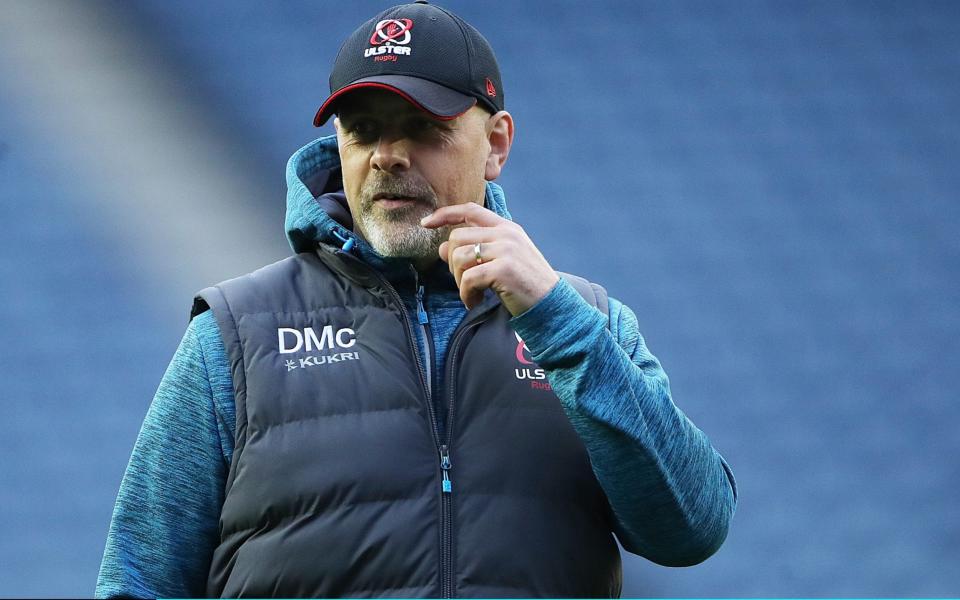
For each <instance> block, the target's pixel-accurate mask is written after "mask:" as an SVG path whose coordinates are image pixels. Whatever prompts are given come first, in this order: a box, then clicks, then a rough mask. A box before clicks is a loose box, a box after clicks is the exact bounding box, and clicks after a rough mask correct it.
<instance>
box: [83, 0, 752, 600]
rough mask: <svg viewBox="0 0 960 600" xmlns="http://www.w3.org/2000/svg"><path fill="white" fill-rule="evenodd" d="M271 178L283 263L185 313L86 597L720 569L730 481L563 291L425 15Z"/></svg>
mask: <svg viewBox="0 0 960 600" xmlns="http://www.w3.org/2000/svg"><path fill="white" fill-rule="evenodd" d="M330 88H331V95H330V97H329V98H328V99H327V100H326V101H325V102H324V103H323V105H322V106H321V107H320V110H319V111H318V113H317V115H316V118H315V125H318V126H319V125H321V124H322V123H324V122H325V121H326V120H327V119H328V118H329V117H330V116H332V115H334V114H336V115H337V117H336V119H335V121H334V124H335V127H336V137H335V139H334V138H332V137H331V138H321V139H319V140H317V141H315V142H313V143H311V144H309V145H307V146H306V147H304V148H302V149H301V150H299V151H298V152H297V153H296V154H294V156H293V157H292V158H291V159H290V162H289V165H288V173H287V177H288V185H289V193H288V206H287V233H288V238H289V240H290V243H291V246H292V247H293V249H294V250H295V251H296V255H295V256H293V257H290V258H288V259H286V260H283V261H280V262H279V263H276V264H274V265H270V266H268V267H265V268H263V269H261V270H259V271H256V272H255V273H252V274H250V275H247V276H244V277H240V278H238V279H235V280H231V281H228V282H224V283H222V284H220V285H218V286H215V287H213V288H208V289H207V290H204V291H203V292H201V293H200V295H199V296H198V298H197V300H196V301H195V305H194V311H193V315H194V317H193V320H192V322H191V323H190V326H189V327H188V329H187V333H186V335H185V337H184V340H183V342H182V343H181V345H180V348H179V349H178V350H177V353H176V355H175V356H174V358H173V361H172V363H171V366H170V368H169V369H168V371H167V373H166V375H165V376H164V379H163V381H162V382H161V385H160V388H159V390H158V391H157V395H156V397H155V398H154V401H153V404H152V405H151V407H150V410H149V412H148V414H147V417H146V419H145V421H144V425H143V429H142V431H141V433H140V437H139V438H138V441H137V444H136V447H135V448H134V452H133V456H132V458H131V461H130V465H129V467H128V469H127V472H126V474H125V476H124V479H123V483H122V485H121V489H120V493H119V497H118V499H117V505H116V509H115V512H114V518H113V522H112V524H111V527H110V533H109V537H108V540H107V547H106V551H105V553H104V558H103V564H102V567H101V571H100V577H99V580H98V583H97V595H98V596H111V595H131V596H167V597H185V596H204V595H206V596H227V597H235V596H260V597H263V596H280V597H294V596H354V597H363V596H373V597H376V596H412V597H433V596H444V597H452V596H486V597H493V596H511V597H526V596H555V597H559V596H616V595H618V594H619V592H620V580H621V568H620V558H619V553H618V549H617V546H616V543H615V541H614V537H613V533H616V536H617V538H618V539H619V540H620V542H621V543H622V545H623V546H624V548H626V549H627V550H628V551H630V552H634V553H636V554H639V555H641V556H644V557H646V558H648V559H650V560H652V561H655V562H657V563H660V564H664V565H672V566H681V565H691V564H696V563H698V562H700V561H703V560H705V559H706V558H707V557H709V556H710V555H711V554H712V553H714V552H715V551H716V550H717V548H719V546H720V545H721V543H722V542H723V540H724V538H725V536H726V532H727V528H728V524H729V521H730V518H731V517H732V514H733V511H734V507H735V502H736V493H735V484H734V480H733V476H732V474H731V472H730V470H729V468H728V467H727V466H726V464H725V463H724V461H723V459H722V458H721V457H720V456H719V454H717V452H716V451H715V450H714V449H713V448H712V447H711V445H710V443H709V441H708V440H707V438H706V437H705V436H704V435H703V433H702V432H700V431H699V430H698V429H697V428H696V427H695V426H694V425H693V424H692V423H691V422H690V421H689V420H688V419H687V418H686V417H685V416H684V415H683V413H682V412H680V410H679V409H677V407H676V406H675V405H674V404H673V402H672V400H671V398H670V393H669V387H668V382H667V377H666V375H665V374H664V372H663V370H662V369H661V368H660V364H659V363H658V361H657V360H656V358H654V357H653V355H651V354H650V353H649V352H648V350H647V349H646V346H645V345H644V342H643V339H642V337H641V335H640V333H639V331H638V328H637V320H636V317H635V316H634V314H633V313H632V312H631V311H630V310H629V309H628V308H626V307H624V306H623V305H622V304H620V303H619V302H617V301H616V300H614V299H612V298H611V299H608V298H607V297H606V294H605V292H604V291H603V289H602V288H600V287H599V286H595V285H592V284H589V283H587V282H585V281H584V280H582V279H579V278H576V277H572V276H563V277H561V276H560V275H558V274H557V273H556V272H554V270H553V269H552V268H551V267H550V265H549V264H548V262H547V261H546V259H545V258H544V257H543V256H542V255H541V253H540V252H539V251H538V250H537V247H536V246H535V245H534V243H533V242H532V241H531V240H530V238H529V237H528V236H527V235H526V233H525V232H524V230H523V228H522V227H520V226H519V225H517V224H515V223H513V222H512V221H511V220H510V217H509V213H508V212H507V209H506V205H505V199H504V194H503V191H502V190H501V188H500V187H499V186H497V185H496V184H494V183H492V181H493V180H494V179H496V178H497V177H498V176H499V174H500V172H501V169H502V168H503V166H504V164H505V163H506V161H507V157H508V155H509V152H510V147H511V144H512V142H513V133H514V123H513V119H512V117H511V116H510V114H509V113H507V112H506V111H505V110H504V102H503V96H504V93H503V86H502V84H501V80H500V73H499V69H498V66H497V63H496V60H495V58H494V55H493V52H492V50H491V49H490V47H489V45H488V43H487V42H486V40H485V39H484V38H483V37H482V36H481V35H480V34H479V33H478V32H477V31H476V30H475V29H473V28H472V27H471V26H470V25H468V24H467V23H465V22H464V21H462V20H461V19H459V18H458V17H457V16H455V15H453V14H451V13H450V12H448V11H446V10H444V9H442V8H439V7H436V6H432V5H428V4H426V3H416V4H410V5H403V6H398V7H394V8H391V9H388V10H386V11H384V12H382V13H381V14H379V15H377V16H375V17H374V18H373V19H371V20H370V21H368V22H367V23H365V24H363V25H362V26H361V27H360V28H359V29H358V30H357V31H355V32H354V33H353V34H352V35H351V36H350V37H349V38H348V39H347V40H346V42H345V43H344V44H343V47H342V48H341V51H340V53H339V55H338V57H337V60H336V63H335V65H334V68H333V72H332V74H331V77H330Z"/></svg>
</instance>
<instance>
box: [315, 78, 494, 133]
mask: <svg viewBox="0 0 960 600" xmlns="http://www.w3.org/2000/svg"><path fill="white" fill-rule="evenodd" d="M360 88H379V89H383V90H387V91H388V92H393V93H394V94H397V95H399V96H401V97H403V99H404V100H406V101H407V102H409V103H410V104H412V105H414V106H415V107H417V108H419V109H420V110H422V111H423V112H425V113H427V114H428V115H430V116H431V117H433V118H434V119H437V120H439V121H452V120H454V119H456V118H457V117H459V116H460V115H462V114H464V113H466V112H467V111H468V110H470V109H471V108H473V107H474V106H475V105H476V104H477V100H476V98H474V100H473V103H472V104H471V105H470V106H468V107H467V108H465V109H464V110H462V111H460V112H458V113H457V114H455V115H449V116H447V115H438V114H437V113H434V112H430V111H429V110H427V108H426V107H424V106H423V105H422V104H420V103H419V102H417V101H416V100H414V99H413V96H411V95H410V94H408V93H406V92H404V91H403V90H401V89H399V88H395V87H393V86H392V85H387V84H385V83H380V82H378V81H364V82H361V83H354V84H351V85H348V86H346V87H342V88H340V89H339V90H337V91H336V92H334V93H333V94H332V95H331V96H330V97H329V98H327V100H326V102H324V103H323V106H321V107H320V110H318V111H317V115H316V116H315V117H314V118H313V126H314V127H320V125H321V122H320V116H321V115H322V114H323V113H324V111H326V110H327V108H329V107H330V106H331V105H332V104H333V102H334V101H335V100H336V99H337V98H339V97H340V96H342V95H343V94H345V93H346V92H352V91H353V90H357V89H360ZM328 118H329V116H328Z"/></svg>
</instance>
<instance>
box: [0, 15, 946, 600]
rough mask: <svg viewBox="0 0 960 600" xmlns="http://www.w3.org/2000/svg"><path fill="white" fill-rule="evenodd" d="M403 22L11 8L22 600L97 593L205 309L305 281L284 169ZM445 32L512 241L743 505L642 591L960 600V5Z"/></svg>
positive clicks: (1, 181)
mask: <svg viewBox="0 0 960 600" xmlns="http://www.w3.org/2000/svg"><path fill="white" fill-rule="evenodd" d="M388 5H389V2H379V1H378V2H371V1H366V0H365V1H353V2H284V3H259V2H257V3H253V2H224V1H208V2H200V3H196V2H186V1H178V2H171V1H169V0H141V1H139V2H135V3H128V2H99V1H98V2H84V3H80V2H69V3H53V2H45V1H40V2H32V1H30V2H26V1H19V0H14V1H7V2H4V3H2V4H0V200H2V201H0V231H2V235H0V275H2V276H0V295H2V303H0V381H2V382H3V386H2V389H3V392H2V401H0V427H2V428H3V435H2V436H0V531H2V534H0V595H6V596H89V595H91V594H92V593H93V587H94V582H95V579H96V573H97V569H98V566H99V563H100V558H101V554H102V551H103V544H104V541H105V538H106V532H107V526H108V523H109V519H110V514H111V510H112V507H113V501H114V498H115V495H116V492H117V488H118V486H119V483H120V478H121V476H122V474H123V470H124V467H125V465H126V461H127V459H128V457H129V453H130V451H131V449H132V446H133V442H134V439H135V437H136V435H137V432H138V429H139V426H140V422H141V421H142V419H143V416H144V415H145V413H146V410H147V406H148V404H149V402H150V400H151V398H152V395H153V392H154V390H155V388H156V385H157V383H158V382H159V380H160V377H161V376H162V374H163V371H164V369H165V368H166V364H167V362H168V361H169V359H170V357H171V356H172V354H173V351H174V350H175V348H176V345H177V343H178V341H179V338H180V336H181V334H182V332H183V329H184V327H185V325H186V321H187V312H188V308H189V305H190V301H191V298H192V294H193V292H194V291H196V290H198V289H200V288H202V287H204V286H206V285H208V284H210V283H213V282H216V281H219V280H222V279H225V278H228V277H232V276H235V275H238V274H241V273H243V272H246V271H249V270H251V269H253V268H255V267H257V266H260V265H262V264H265V263H267V262H272V261H273V260H276V259H279V258H282V257H283V256H285V255H286V254H287V253H288V249H287V246H286V242H285V240H284V237H283V211H284V179H283V171H284V165H285V161H286V159H287V157H288V156H289V155H290V154H291V153H292V152H293V151H294V150H296V149H297V148H298V147H300V146H301V145H303V144H304V143H306V142H307V141H309V140H311V139H313V138H314V137H316V136H317V135H318V134H321V133H322V134H325V133H328V132H330V129H329V126H327V128H325V129H323V130H322V131H320V132H318V131H317V130H315V129H314V128H313V127H312V125H311V120H312V117H313V114H314V111H315V110H316V108H317V105H318V104H319V102H320V101H321V100H322V98H323V97H324V96H325V94H326V91H327V75H328V73H329V67H330V65H331V63H332V61H333V58H334V56H335V53H336V51H337V49H338V47H339V44H340V42H341V40H342V39H343V37H344V36H345V35H346V34H347V33H348V32H350V31H351V30H352V29H353V28H354V27H356V26H357V25H358V24H360V23H361V22H362V21H364V20H366V19H367V18H369V17H370V16H372V15H373V14H374V13H375V12H377V11H378V10H380V9H382V8H384V7H386V6H388ZM444 5H445V6H447V7H449V8H451V9H453V10H454V11H456V12H458V13H459V14H460V15H461V16H463V17H464V18H465V19H467V20H468V21H470V22H471V23H473V24H474V25H475V26H477V27H478V28H479V29H480V30H481V31H482V32H483V33H484V34H485V35H486V36H487V38H488V39H489V40H490V41H491V43H492V45H493V47H494V48H495V50H496V52H497V54H498V57H499V60H500V62H501V67H502V70H503V73H504V85H505V90H506V103H507V108H508V109H509V110H510V111H511V112H512V113H513V114H514V116H515V118H516V120H517V123H518V133H517V138H516V143H515V146H514V151H513V153H512V154H511V157H510V162H509V164H508V165H507V169H506V172H505V174H504V176H503V177H502V179H501V183H502V184H503V186H504V187H505V189H506V191H507V194H508V198H509V199H510V207H511V209H512V211H513V213H514V216H515V218H516V219H517V220H518V221H519V222H520V223H521V224H523V225H524V227H525V228H526V230H527V231H528V233H529V234H530V236H531V237H532V238H533V239H534V241H536V242H537V243H538V245H539V247H540V248H541V250H542V251H543V253H544V254H545V255H546V256H547V258H548V259H549V260H550V261H551V263H552V264H553V266H554V267H556V268H558V269H562V270H565V271H571V272H575V273H579V274H582V275H585V276H587V277H589V278H591V279H593V280H595V281H598V282H601V283H603V284H604V285H606V286H607V287H608V289H609V290H610V292H611V293H612V294H613V295H615V296H616V297H618V298H620V299H622V300H623V301H625V302H626V303H627V304H628V305H630V306H631V307H632V308H633V309H634V310H635V311H636V313H637V315H638V316H639V319H640V323H641V328H642V331H643V333H644V335H645V337H646V339H647V342H648V344H649V346H650V348H651V349H652V350H653V352H654V353H655V354H657V356H658V357H659V358H660V359H661V361H662V362H663V364H664V366H665V368H666V370H667V372H668V373H669V374H670V377H671V382H672V387H673V392H674V399H675V401H676V402H677V404H678V405H679V406H680V407H681V408H683V410H684V411H685V412H686V413H687V414H688V415H689V416H690V417H691V418H692V419H693V421H694V422H695V423H697V424H698V425H699V426H700V427H701V428H702V429H704V430H705V431H706V432H707V434H708V435H709V436H710V437H711V440H712V441H713V443H714V445H715V446H716V447H717V448H718V449H719V450H720V451H721V452H722V453H723V454H724V455H725V457H726V458H727V459H728V460H729V462H730V463H731V465H732V466H733V468H734V471H735V473H736V475H737V478H738V482H739V486H740V496H741V499H740V505H739V510H738V514H737V516H736V518H735V521H734V525H733V528H732V530H731V533H730V536H729V538H728V540H727V542H726V545H725V546H724V547H723V548H722V549H721V550H720V552H719V553H718V554H717V555H716V556H714V557H713V558H711V559H710V560H709V561H707V562H706V563H704V564H703V565H700V566H697V567H693V568H688V569H668V568H664V567H658V566H656V565H653V564H651V563H648V562H646V561H644V560H643V559H640V558H637V557H631V556H627V557H625V560H626V562H625V587H624V594H625V595H627V596H640V595H642V596H660V597H664V596H679V597H690V596H807V597H813V596H945V595H952V596H956V595H957V594H958V593H960V512H958V511H960V427H958V424H960V404H958V402H957V396H958V393H957V389H958V387H960V368H958V367H960V364H958V356H960V353H958V347H960V343H958V339H960V235H958V230H960V202H958V190H960V3H956V2H947V1H944V2H910V3H907V2H875V1H871V2H843V3H841V2H829V1H824V2H781V1H777V2H748V1H743V2H736V3H732V2H731V3H713V2H709V3H699V2H666V1H664V2H583V1H578V2H573V1H564V2H556V1H550V2H547V1H532V2H512V3H508V2H487V3H481V2H476V1H466V0H448V1H447V2H446V3H445V4H444ZM185 550H186V549H185Z"/></svg>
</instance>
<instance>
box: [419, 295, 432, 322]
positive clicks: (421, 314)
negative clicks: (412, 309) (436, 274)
mask: <svg viewBox="0 0 960 600" xmlns="http://www.w3.org/2000/svg"><path fill="white" fill-rule="evenodd" d="M417 320H418V321H420V324H421V325H426V324H427V323H429V322H430V319H428V318H427V311H426V310H425V309H424V308H423V286H422V285H421V286H420V287H418V288H417Z"/></svg>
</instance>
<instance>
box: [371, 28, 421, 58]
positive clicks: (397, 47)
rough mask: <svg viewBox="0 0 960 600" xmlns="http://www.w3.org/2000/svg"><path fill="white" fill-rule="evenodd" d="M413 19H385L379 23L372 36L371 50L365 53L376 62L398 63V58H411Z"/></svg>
mask: <svg viewBox="0 0 960 600" xmlns="http://www.w3.org/2000/svg"><path fill="white" fill-rule="evenodd" d="M411 29H413V20H411V19H384V20H382V21H380V22H379V23H377V26H376V27H375V28H374V29H373V35H371V36H370V48H367V49H366V50H364V51H363V55H364V56H365V57H367V58H369V57H371V56H372V57H373V60H375V61H396V60H397V56H398V55H400V56H410V48H409V47H408V46H407V44H409V43H410V30H411Z"/></svg>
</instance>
